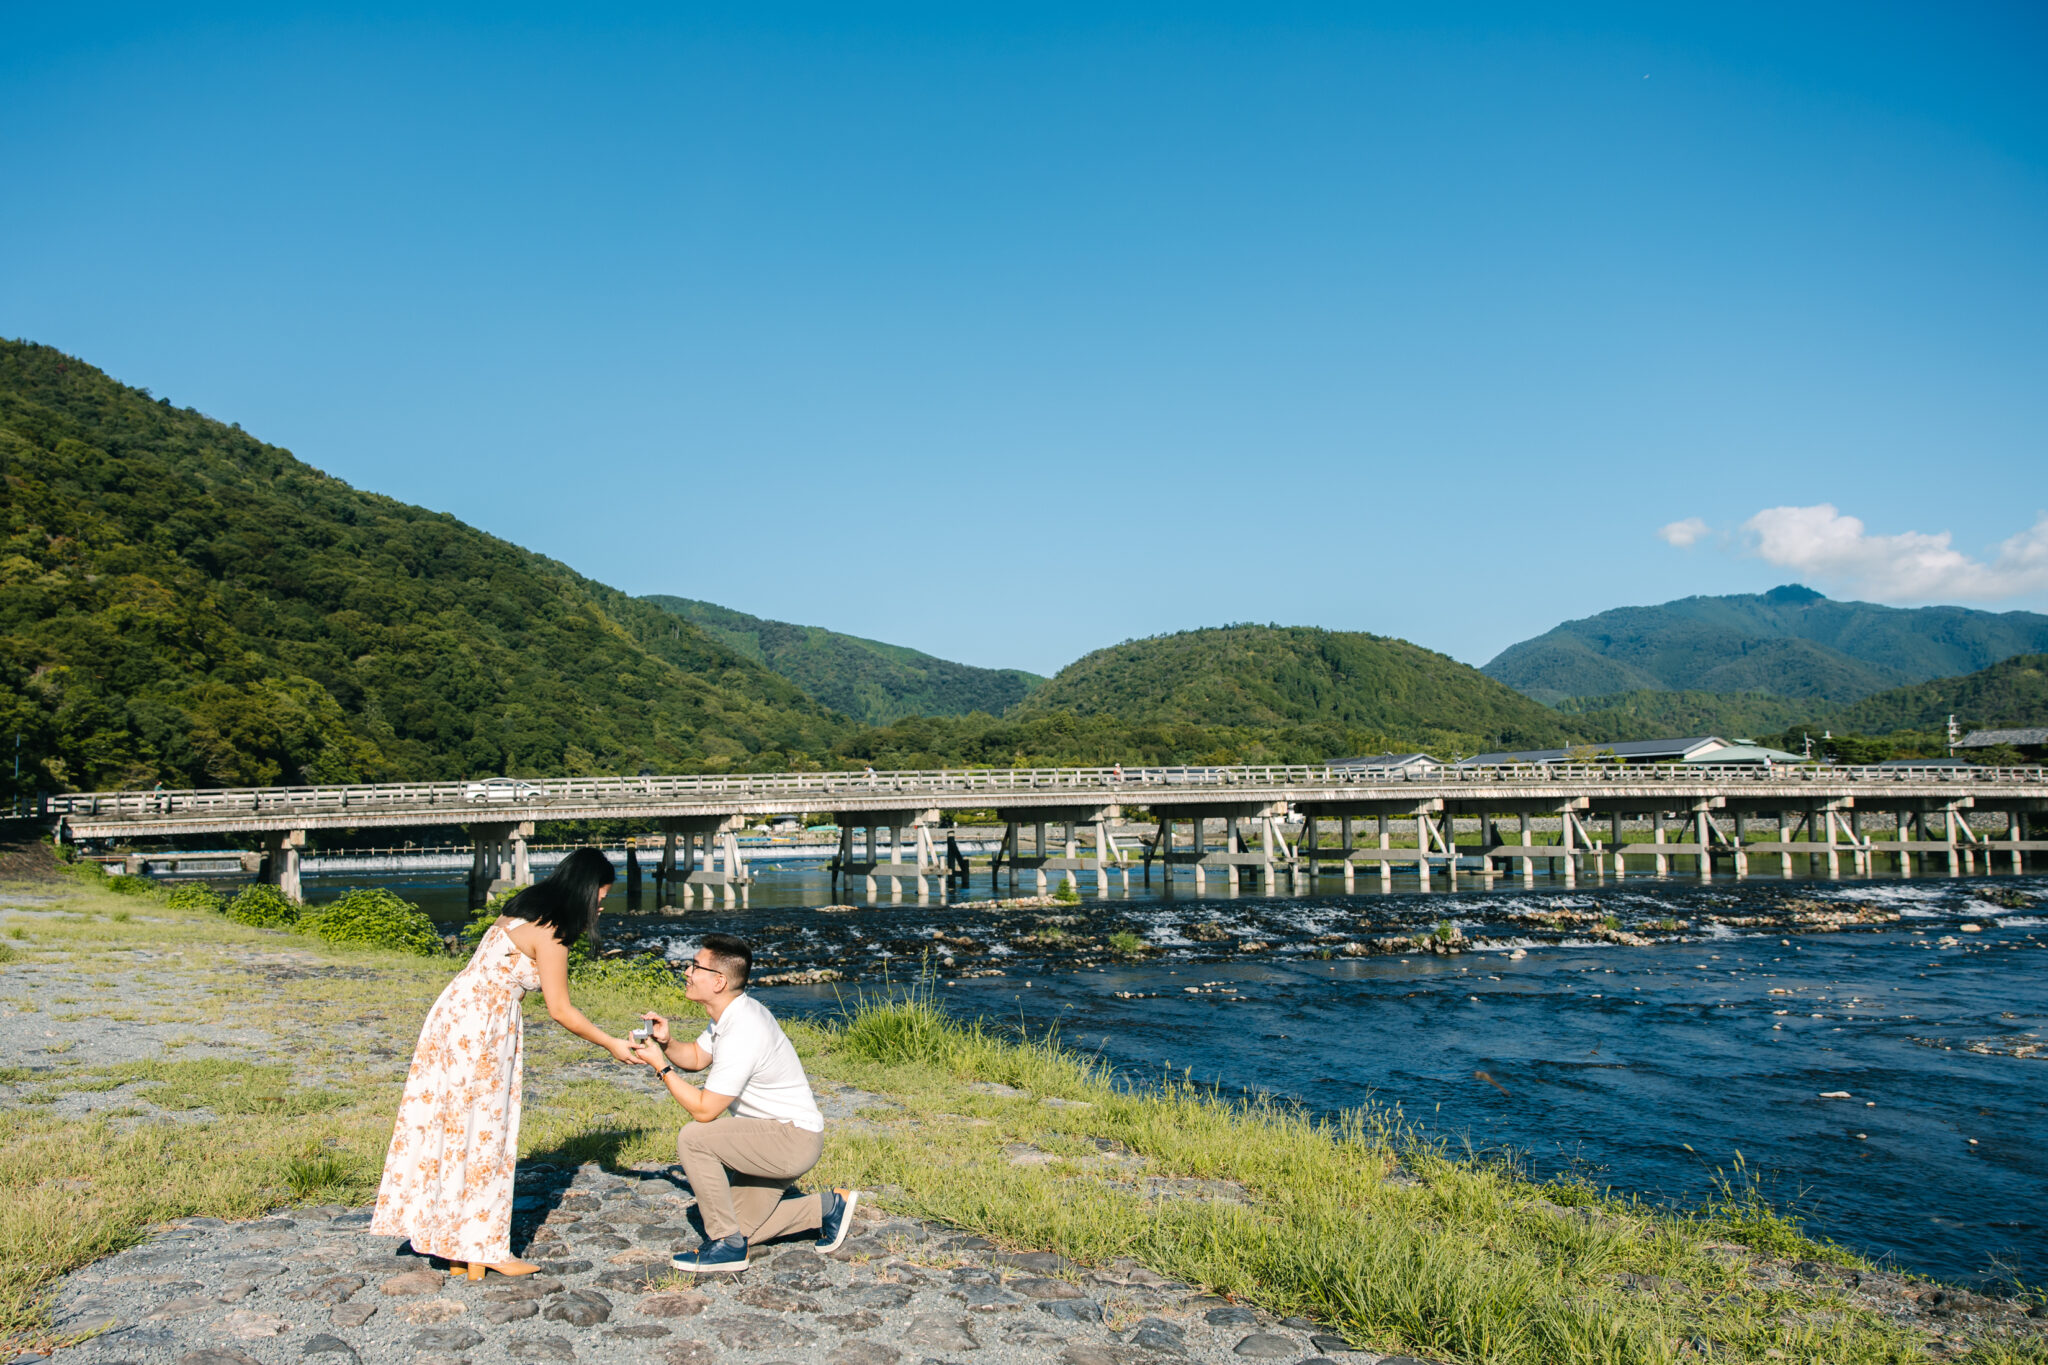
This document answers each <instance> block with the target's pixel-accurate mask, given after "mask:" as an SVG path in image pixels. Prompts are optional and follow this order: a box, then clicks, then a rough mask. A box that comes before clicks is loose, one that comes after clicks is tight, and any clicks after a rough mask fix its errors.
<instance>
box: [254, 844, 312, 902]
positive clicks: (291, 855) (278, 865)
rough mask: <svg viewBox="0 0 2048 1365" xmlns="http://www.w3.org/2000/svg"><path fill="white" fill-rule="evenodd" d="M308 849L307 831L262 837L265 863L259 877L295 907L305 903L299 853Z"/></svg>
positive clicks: (260, 869)
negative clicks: (305, 848) (306, 847)
mask: <svg viewBox="0 0 2048 1365" xmlns="http://www.w3.org/2000/svg"><path fill="white" fill-rule="evenodd" d="M305 846H306V831H304V830H302V829H293V830H278V831H275V832H272V833H268V834H265V835H264V836H263V859H262V861H261V862H259V863H258V864H257V873H256V875H257V877H258V878H259V879H260V880H262V881H265V882H268V883H269V884H270V885H272V886H274V887H276V888H277V890H278V894H279V895H281V896H283V897H284V898H285V899H286V900H288V901H290V902H291V903H292V904H293V905H300V904H303V903H304V902H305V899H306V894H305V884H304V878H303V877H302V875H301V873H300V870H299V850H301V849H303V848H304V847H305Z"/></svg>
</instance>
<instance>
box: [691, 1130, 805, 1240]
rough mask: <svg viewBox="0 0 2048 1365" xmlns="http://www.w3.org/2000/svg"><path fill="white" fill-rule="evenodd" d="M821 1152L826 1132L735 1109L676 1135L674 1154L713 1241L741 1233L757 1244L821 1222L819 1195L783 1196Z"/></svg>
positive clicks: (801, 1230)
mask: <svg viewBox="0 0 2048 1365" xmlns="http://www.w3.org/2000/svg"><path fill="white" fill-rule="evenodd" d="M824 1152H825V1135H824V1134H823V1133H811V1132H806V1131H805V1130H803V1129H801V1128H799V1127H797V1126H796V1125H795V1124H793V1123H779V1122H777V1121H776V1120H774V1119H743V1118H740V1117H738V1116H736V1115H733V1114H722V1115H720V1116H719V1117H717V1118H715V1119H713V1120H712V1121H711V1122H709V1123H692V1124H690V1125H689V1126H687V1127H686V1128H684V1129H683V1131H682V1132H680V1133H678V1134H676V1155H677V1156H678V1157H680V1158H681V1159H682V1163H683V1174H684V1175H687V1176H688V1177H689V1178H690V1189H691V1191H692V1192H694V1193H695V1194H696V1196H697V1212H698V1215H699V1216H700V1217H702V1218H703V1220H704V1236H705V1237H706V1239H708V1240H710V1241H713V1242H716V1241H718V1240H719V1239H720V1238H723V1237H730V1236H732V1235H733V1234H734V1233H736V1232H737V1233H739V1234H740V1235H741V1236H742V1237H745V1238H746V1239H747V1241H748V1242H749V1243H753V1242H767V1241H772V1240H773V1239H775V1238H777V1237H787V1236H789V1235H790V1234H791V1233H794V1232H810V1231H814V1230H816V1229H817V1227H818V1225H819V1224H820V1223H821V1222H823V1221H824V1211H823V1210H822V1209H821V1208H820V1206H819V1200H818V1196H817V1195H815V1194H807V1195H804V1196H802V1197H800V1198H797V1199H784V1198H783V1195H784V1194H786V1193H788V1191H789V1187H790V1186H791V1185H792V1184H793V1183H795V1181H796V1179H797V1178H798V1177H799V1176H801V1175H802V1174H803V1173H804V1172H805V1171H808V1170H810V1169H811V1167H813V1166H815V1165H817V1164H818V1158H819V1157H820V1156H822V1155H824Z"/></svg>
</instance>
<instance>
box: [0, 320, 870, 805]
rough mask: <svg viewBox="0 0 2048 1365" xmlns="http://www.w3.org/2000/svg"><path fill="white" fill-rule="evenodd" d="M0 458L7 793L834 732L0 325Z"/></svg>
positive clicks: (482, 761) (750, 678) (454, 525)
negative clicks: (4, 333)
mask: <svg viewBox="0 0 2048 1365" xmlns="http://www.w3.org/2000/svg"><path fill="white" fill-rule="evenodd" d="M0 478H4V480H5V487H6V502H5V507H4V511H0V518H4V520H0V535H4V536H5V544H4V546H0V723H4V725H5V727H6V730H7V732H8V733H9V734H10V735H11V734H12V733H15V732H19V733H20V734H21V735H22V758H23V763H24V766H25V768H26V769H27V771H26V772H25V773H24V780H23V784H22V785H23V786H24V787H30V788H41V789H45V790H48V789H63V788H89V787H98V786H110V785H120V786H133V785H148V784H150V783H153V782H157V781H162V782H164V783H167V784H171V785H188V784H190V785H201V786H207V785H235V784H243V783H266V782H280V781H282V782H297V781H350V780H364V779H379V778H387V779H398V778H450V777H459V776H464V775H471V774H481V773H499V772H513V773H545V774H560V773H576V772H635V771H638V770H639V769H640V768H641V767H643V766H648V767H654V768H657V769H660V770H663V771H684V770H697V769H717V768H733V767H772V768H781V767H783V766H785V764H786V762H787V761H788V760H789V758H790V757H791V756H797V757H798V759H799V761H813V762H814V761H817V759H818V758H821V757H822V756H823V754H824V753H825V752H826V750H827V749H828V747H829V746H830V745H831V744H832V743H833V742H834V741H835V740H837V739H839V738H841V737H842V736H843V734H844V732H845V730H846V729H847V726H846V724H845V722H844V721H842V720H841V719H840V718H838V717H836V716H833V715H831V714H830V713H829V712H827V711H826V709H825V708H824V707H822V706H820V705H819V704H818V703H816V702H815V701H813V700H811V699H810V698H809V697H807V696H805V695H804V694H803V693H802V692H801V691H799V690H798V689H797V688H796V687H795V686H794V685H793V684H791V683H789V682H788V681H786V680H785V679H783V678H781V677H778V676H776V675H775V674H774V673H772V672H770V671H769V670H768V669H766V668H764V667H762V666H761V665H760V664H759V663H757V662H756V661H754V660H753V659H750V658H747V657H745V656H743V655H742V654H740V653H739V652H737V651H735V650H733V649H731V648H729V647H728V646H726V645H725V644H723V643H721V642H719V641H717V640H714V639H712V638H711V637H709V636H707V635H706V634H705V633H704V632H703V631H701V630H699V629H697V628H696V627H695V626H694V625H692V624H690V623H689V622H687V621H684V620H680V619H678V618H677V617H675V616H673V615H671V614H669V613H667V612H664V611H662V610H660V609H659V608H657V607H655V606H653V605H651V604H649V603H645V602H640V601H637V600H635V599H633V598H632V597H629V596H627V595H626V594H624V593H620V592H617V591H615V590H613V589H611V588H607V587H605V586H604V585H602V584H599V583H593V582H591V581H590V580H589V579H586V578H583V577H581V576H580V575H578V574H576V573H574V572H572V571H571V570H569V569H568V568H566V567H564V566H563V565H561V564H558V563H555V562H554V561H552V560H548V559H545V558H542V557H541V556H539V555H535V554H532V553H530V552H528V551H526V550H522V549H520V548H519V547H518V546H516V545H511V544H507V543H506V542H504V541H502V540H498V539H495V538H493V537H491V536H488V535H485V534H483V533H482V532H480V531H477V530H475V529H473V528H471V527H468V526H465V525H463V524H462V523H461V522H459V521H457V520H455V519H454V518H453V517H450V516H445V515H442V514H439V513H435V512H429V511H426V510H424V509H422V508H418V507H410V506H407V505H406V504H404V503H400V502H396V501H394V500H392V499H390V498H385V497H379V496H377V495H375V494H371V493H363V492H359V491H357V490H356V489H353V488H351V487H349V486H348V485H347V484H345V483H342V482H341V481H340V480H338V479H333V478H330V477H328V476H327V475H325V474H322V473H321V472H320V471H318V470H316V469H313V468H310V467H309V466H307V465H305V464H303V463H301V462H300V461H298V460H296V459H294V458H293V457H292V455H291V454H290V452H288V451H285V450H281V449H278V448H277V447H275V446H270V445H266V444H264V443H263V442H261V441H258V440H256V439H255V438H254V437H252V436H249V435H246V434H245V433H243V432H242V431H241V430H240V429H239V428H237V427H231V426H227V425H224V424H223V423H220V422H217V421H214V420H212V419H211V418H208V417H205V416H203V415H201V414H200V413H197V412H194V411H192V410H191V409H189V408H176V407H173V406H172V405H171V403H170V402H169V400H168V399H152V398H151V396H150V395H149V394H148V393H147V392H146V391H144V390H139V389H133V388H129V387H127V386H125V385H122V384H119V383H116V382H115V381H114V380H112V379H110V378H108V377H107V376H106V375H105V374H103V373H101V372H100V371H99V370H97V369H94V368H93V367H92V366H90V365H87V364H85V363H83V362H81V361H78V360H75V359H72V358H71V357H68V356H66V355H63V354H62V353H60V352H58V351H55V350H53V349H51V348H49V347H46V346H36V345H30V344H27V343H23V342H4V341H0ZM803 756H809V757H808V758H805V757H803Z"/></svg>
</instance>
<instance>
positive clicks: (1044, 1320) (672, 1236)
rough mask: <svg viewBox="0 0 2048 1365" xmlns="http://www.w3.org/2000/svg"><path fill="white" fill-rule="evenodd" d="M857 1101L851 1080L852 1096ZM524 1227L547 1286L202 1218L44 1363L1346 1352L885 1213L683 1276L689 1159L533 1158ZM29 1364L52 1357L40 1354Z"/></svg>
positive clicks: (1140, 1281)
mask: <svg viewBox="0 0 2048 1365" xmlns="http://www.w3.org/2000/svg"><path fill="white" fill-rule="evenodd" d="M839 1098H840V1099H841V1101H842V1102H843V1103H845V1104H847V1105H851V1104H853V1103H855V1102H857V1100H858V1098H859V1097H857V1096H841V1097H839ZM514 1208H515V1214H514V1230H513V1244H514V1245H515V1246H519V1247H522V1248H523V1249H524V1250H525V1251H526V1253H527V1254H528V1255H529V1256H531V1257H532V1258H533V1259H535V1260H538V1261H540V1262H542V1265H543V1270H542V1273H541V1274H539V1275H536V1276H533V1277H532V1278H530V1279H504V1278H501V1277H499V1276H496V1275H493V1276H490V1277H489V1278H488V1279H486V1280H485V1281H484V1282H483V1283H481V1284H471V1283H469V1282H467V1281H466V1280H460V1279H449V1278H447V1277H446V1276H444V1275H443V1273H442V1272H441V1270H440V1269H438V1268H436V1265H435V1263H433V1262H430V1261H427V1260H424V1259H421V1258H419V1257H416V1256H414V1255H413V1254H412V1251H411V1248H410V1247H409V1246H408V1245H407V1244H405V1243H403V1242H401V1241H399V1240H397V1239H394V1238H387V1237H371V1236H369V1235H368V1234H367V1233H366V1232H365V1231H364V1228H365V1227H366V1225H367V1224H368V1222H369V1211H368V1210H367V1209H356V1210H341V1209H336V1208H324V1209H315V1210H305V1209H296V1210H292V1211H291V1212H290V1214H289V1215H288V1216H285V1215H279V1216H275V1217H270V1218H265V1219H261V1220H259V1221H256V1222H249V1223H237V1224H228V1223H223V1222H221V1221H220V1220H218V1219H210V1218H195V1219H188V1220H186V1221H184V1222H182V1223H178V1224H175V1225H173V1226H170V1227H167V1228H164V1229H162V1230H160V1231H159V1232H158V1233H157V1235H156V1236H154V1237H153V1238H152V1239H151V1240H149V1241H148V1242H146V1243H144V1244H143V1245H141V1246H138V1247H135V1248H133V1249H131V1250H129V1251H126V1252H123V1253H121V1254H120V1255H118V1256H113V1257H109V1258H108V1259H106V1260H103V1261H100V1262H97V1263H95V1264H94V1265H91V1266H88V1267H85V1268H84V1269H81V1270H79V1271H76V1272H74V1273H73V1274H72V1275H70V1276H68V1277H66V1279H65V1281H64V1284H63V1287H62V1289H61V1290H60V1291H59V1292H58V1294H57V1296H56V1300H55V1319H56V1324H57V1326H58V1329H59V1330H60V1331H63V1332H74V1333H75V1332H86V1331H94V1332H97V1333H98V1335H96V1336H94V1337H93V1338H92V1339H90V1340H88V1341H86V1342H83V1343H82V1344H80V1345H77V1346H73V1347H68V1348H66V1349H63V1350H60V1351H58V1352H57V1353H56V1354H55V1355H53V1356H50V1357H48V1359H49V1360H50V1361H51V1362H53V1363H54V1365H72V1362H78V1363H79V1365H85V1363H86V1362H93V1363H95V1365H112V1362H117V1361H132V1362H136V1365H144V1363H145V1362H166V1363H172V1362H174V1363H175V1365H242V1363H243V1362H250V1361H263V1362H283V1361H311V1362H313V1363H314V1365H354V1363H355V1362H357V1361H363V1360H367V1361H377V1362H382V1361H405V1362H411V1365H454V1362H458V1361H460V1362H469V1363H470V1365H491V1363H493V1362H498V1361H507V1360H511V1361H568V1360H589V1361H617V1362H659V1365H711V1362H713V1361H715V1360H718V1359H721V1358H729V1357H739V1358H748V1359H757V1360H765V1361H773V1362H787V1365H899V1363H900V1362H909V1365H947V1362H955V1361H960V1360H963V1359H972V1360H975V1361H982V1362H987V1363H988V1365H1023V1363H1024V1362H1039V1361H1046V1362H1059V1365H1147V1363H1148V1362H1151V1363H1155V1365H1171V1363H1172V1362H1179V1361H1188V1362H1212V1363H1215V1365H1221V1362H1225V1361H1228V1362H1232V1363H1233V1365H1236V1363H1237V1362H1241V1361H1285V1362H1288V1363H1289V1365H1295V1363H1296V1362H1302V1361H1305V1360H1315V1359H1318V1358H1327V1359H1331V1360H1335V1361H1339V1362H1342V1363H1343V1365H1378V1363H1380V1362H1384V1365H1405V1362H1407V1361H1408V1358H1407V1357H1401V1356H1379V1355H1375V1354H1373V1353H1370V1352H1348V1351H1345V1350H1344V1343H1343V1342H1342V1341H1340V1340H1337V1339H1334V1338H1330V1337H1321V1336H1317V1335H1316V1334H1315V1333H1314V1332H1313V1330H1312V1329H1311V1328H1310V1327H1309V1325H1308V1324H1307V1323H1304V1322H1299V1321H1289V1322H1275V1321H1273V1319H1272V1318H1271V1317H1270V1316H1268V1315H1266V1314H1263V1313H1261V1312H1259V1311H1257V1310H1255V1309H1251V1308H1246V1307H1243V1306H1240V1305H1235V1304H1231V1303H1227V1302H1225V1301H1224V1300H1222V1299H1217V1298H1212V1297H1208V1296H1205V1295H1202V1294H1200V1293H1198V1292H1196V1291H1194V1290H1191V1289H1190V1288H1189V1287H1188V1286H1186V1285H1182V1284H1176V1283H1174V1282H1171V1281H1169V1280H1166V1279H1164V1278H1163V1277H1161V1276H1159V1275H1155V1274H1152V1273H1151V1272H1149V1271H1147V1270H1145V1269H1144V1268H1143V1267H1141V1266H1139V1265H1137V1264H1136V1263H1135V1262H1130V1261H1123V1262H1118V1263H1116V1264H1115V1265H1114V1266H1112V1267H1110V1268H1108V1269H1107V1270H1097V1271H1083V1270H1082V1269H1081V1268H1079V1267H1076V1266H1074V1265H1072V1264H1070V1263H1068V1262H1066V1261H1064V1260H1062V1259H1061V1258H1059V1257H1057V1256H1054V1255H1051V1254H1049V1253H1042V1252H1040V1253H1026V1254H1021V1255H1014V1254H1007V1253H1002V1252H999V1251H997V1250H996V1249H995V1248H994V1247H993V1246H991V1245H990V1244H989V1243H988V1242H986V1241H984V1240H982V1239H980V1238H978V1237H963V1236H958V1235H956V1234H954V1233H953V1232H952V1231H950V1230H949V1229H946V1228H943V1227H939V1226H936V1225H933V1224H929V1223H922V1222H918V1221H916V1220H912V1219H903V1218H891V1217H888V1216H886V1215H875V1214H869V1213H868V1211H867V1210H866V1209H863V1210H862V1213H863V1215H865V1216H864V1217H861V1218H857V1220H856V1226H855V1235H854V1236H853V1237H851V1238H850V1239H849V1240H848V1241H847V1243H846V1245H845V1246H844V1247H842V1248H841V1249H840V1250H839V1252H838V1253H836V1254H835V1255H834V1256H832V1257H823V1256H820V1255H819V1254H818V1253H817V1251H816V1250H815V1249H814V1248H813V1247H812V1246H811V1244H810V1243H809V1242H808V1241H802V1240H799V1241H794V1242H788V1243H784V1244H780V1245H778V1246H772V1247H762V1248H757V1249H756V1251H755V1258H754V1261H753V1264H752V1266H751V1267H750V1268H749V1269H748V1271H747V1272H746V1273H745V1274H742V1275H737V1276H723V1277H702V1278H699V1279H696V1280H694V1281H692V1280H687V1279H684V1280H678V1281H676V1283H674V1284H672V1285H669V1286H667V1287H662V1288H656V1287H655V1284H656V1283H657V1282H661V1281H666V1280H672V1279H674V1278H675V1277H673V1276H671V1274H670V1272H669V1269H668V1257H669V1255H670V1253H671V1252H672V1251H674V1250H682V1249H686V1248H688V1247H690V1246H694V1245H695V1244H696V1242H697V1240H698V1238H697V1234H696V1232H695V1231H693V1230H692V1218H693V1213H694V1209H693V1204H692V1201H691V1199H690V1197H689V1193H688V1187H687V1186H686V1185H685V1184H683V1183H682V1181H681V1178H680V1174H679V1173H677V1172H671V1171H669V1170H665V1169H661V1170H644V1171H635V1172H628V1173H626V1174H624V1175H622V1176H621V1175H611V1174H607V1173H605V1172H603V1171H601V1170H599V1169H598V1168H596V1167H595V1166H585V1167H583V1168H582V1169H580V1170H577V1171H573V1172H572V1171H564V1170H556V1169H553V1168H550V1167H545V1166H534V1167H526V1168H522V1169H521V1171H520V1174H519V1184H518V1196H517V1199H516V1200H515V1204H514ZM27 1359H31V1360H34V1359H40V1358H39V1357H28V1358H27Z"/></svg>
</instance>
